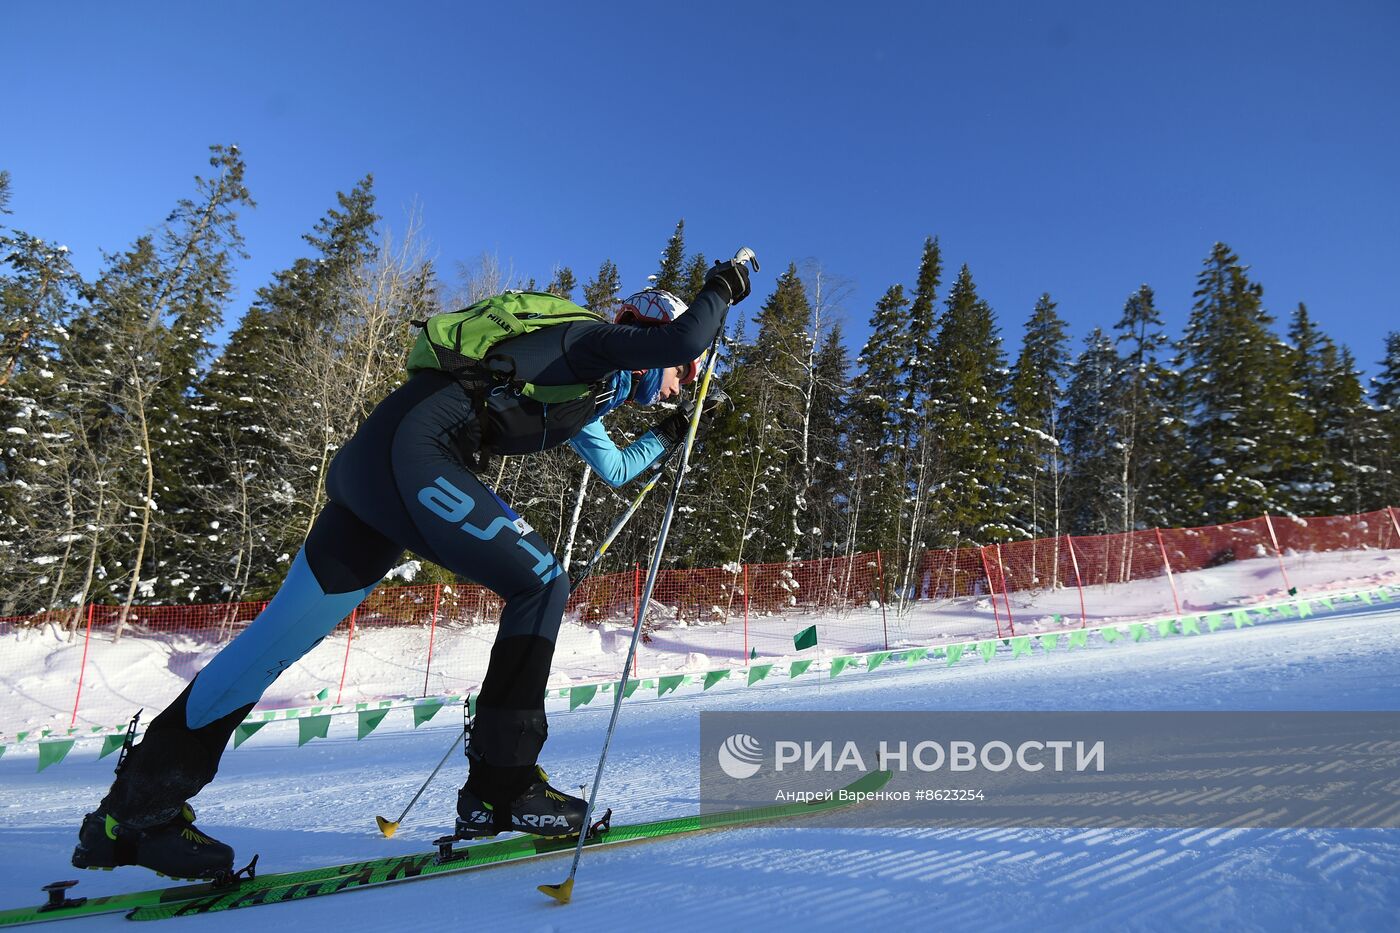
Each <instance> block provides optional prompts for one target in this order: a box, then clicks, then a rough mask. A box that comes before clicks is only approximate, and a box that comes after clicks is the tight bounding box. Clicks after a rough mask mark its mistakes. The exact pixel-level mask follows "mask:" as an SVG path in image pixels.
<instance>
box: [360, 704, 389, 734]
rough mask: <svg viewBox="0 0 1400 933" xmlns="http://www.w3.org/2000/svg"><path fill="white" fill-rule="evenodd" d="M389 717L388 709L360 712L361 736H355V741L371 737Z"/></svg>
mask: <svg viewBox="0 0 1400 933" xmlns="http://www.w3.org/2000/svg"><path fill="white" fill-rule="evenodd" d="M388 715H389V711H388V710H387V709H362V710H360V712H359V714H358V716H359V720H360V729H359V734H358V735H356V736H355V740H356V741H359V740H360V739H363V738H364V737H365V736H367V735H369V734H370V733H371V732H373V731H374V730H375V729H378V728H379V724H380V723H381V722H383V721H384V717H385V716H388Z"/></svg>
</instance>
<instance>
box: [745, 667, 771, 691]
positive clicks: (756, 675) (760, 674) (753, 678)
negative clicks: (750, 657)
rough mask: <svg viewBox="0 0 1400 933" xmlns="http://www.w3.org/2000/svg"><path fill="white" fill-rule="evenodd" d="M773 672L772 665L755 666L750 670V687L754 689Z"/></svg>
mask: <svg viewBox="0 0 1400 933" xmlns="http://www.w3.org/2000/svg"><path fill="white" fill-rule="evenodd" d="M772 670H773V665H771V664H755V665H754V666H753V667H751V668H749V686H750V687H752V686H753V685H754V684H756V683H758V682H759V681H760V680H762V679H763V678H765V677H767V676H768V675H769V674H770V673H771V672H772Z"/></svg>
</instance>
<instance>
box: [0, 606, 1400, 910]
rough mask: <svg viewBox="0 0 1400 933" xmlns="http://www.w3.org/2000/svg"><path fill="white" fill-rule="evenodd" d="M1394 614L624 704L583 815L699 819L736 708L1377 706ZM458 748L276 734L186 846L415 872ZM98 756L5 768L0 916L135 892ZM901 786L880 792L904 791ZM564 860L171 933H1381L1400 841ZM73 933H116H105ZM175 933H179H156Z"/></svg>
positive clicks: (1012, 843)
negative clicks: (76, 842)
mask: <svg viewBox="0 0 1400 933" xmlns="http://www.w3.org/2000/svg"><path fill="white" fill-rule="evenodd" d="M1397 623H1400V611H1397V610H1390V611H1388V612H1381V611H1365V612H1349V613H1339V614H1337V615H1336V616H1334V617H1330V618H1325V619H1318V620H1308V621H1306V622H1287V623H1283V622H1280V623H1273V624H1269V625H1261V626H1257V627H1254V628H1246V629H1243V630H1238V631H1236V630H1232V629H1225V630H1222V631H1220V632H1217V633H1215V634H1210V635H1203V636H1200V637H1175V638H1171V639H1165V640H1161V641H1157V640H1153V641H1149V642H1145V643H1142V644H1127V645H1125V644H1122V643H1120V644H1118V645H1114V646H1107V647H1094V648H1090V649H1087V650H1076V651H1073V652H1069V651H1064V650H1060V651H1057V652H1055V653H1053V654H1050V655H1043V654H1041V653H1039V652H1037V653H1036V654H1035V655H1034V656H1033V657H1032V658H1030V659H1024V660H1017V661H1016V662H1014V663H1012V662H1009V661H1006V660H997V661H995V662H993V663H990V664H983V663H981V662H980V661H964V662H962V663H961V664H959V665H957V666H955V667H953V668H947V667H946V666H945V665H944V664H942V663H941V662H927V663H923V664H920V665H917V666H915V667H908V666H902V665H901V666H897V667H895V666H891V667H886V668H881V669H880V670H879V671H876V672H874V673H871V674H853V675H843V676H841V677H838V678H836V679H832V678H829V677H827V676H824V675H823V676H819V677H813V678H810V679H807V680H799V681H792V682H781V681H779V682H776V683H774V684H772V685H768V684H765V685H760V686H756V687H754V688H752V689H745V690H738V689H735V690H716V691H714V692H711V693H706V694H698V695H693V696H683V697H668V698H666V699H664V700H660V701H642V702H636V703H630V704H628V705H627V707H626V708H625V709H624V710H623V713H622V720H621V723H620V728H619V732H618V735H617V737H616V740H615V741H614V744H613V749H612V752H611V753H610V755H609V762H608V766H609V771H608V774H607V776H606V777H605V780H604V784H603V789H602V791H601V795H600V799H601V800H602V801H603V803H604V804H606V805H611V806H613V807H614V808H615V809H616V810H617V813H618V817H617V818H618V819H619V821H626V822H633V821H637V820H643V819H648V818H652V817H656V816H663V815H672V814H675V813H680V812H688V811H691V810H693V809H694V807H695V800H696V799H697V797H698V790H699V788H698V783H697V773H696V767H695V759H694V755H695V747H696V743H697V742H698V737H699V722H698V715H697V714H698V713H699V712H700V711H703V710H719V709H724V710H744V709H814V710H820V709H867V710H882V709H883V710H900V709H992V710H995V709H1025V708H1047V709H1203V708H1205V709H1209V708H1219V709H1395V708H1400V707H1398V706H1397V704H1400V686H1397V685H1396V677H1395V672H1396V669H1397V667H1400V645H1397V644H1396V643H1395V641H1394V631H1395V628H1394V627H1395V625H1396V624H1397ZM608 714H609V709H608V705H607V704H605V703H595V704H593V705H592V706H589V707H583V708H580V709H579V710H576V711H574V712H572V713H561V714H557V715H555V716H553V717H552V718H553V723H552V725H553V729H552V730H551V731H552V733H553V735H552V737H551V739H550V743H549V746H548V748H547V750H546V755H545V764H546V766H547V767H549V768H550V770H551V772H553V773H554V775H555V777H556V779H557V780H558V783H559V784H560V785H561V786H564V787H568V788H574V787H576V786H577V785H578V784H579V782H582V781H585V780H588V779H589V778H590V777H591V774H592V768H593V766H594V764H595V762H596V755H597V750H598V747H599V742H600V741H601V737H602V732H603V729H604V728H605V726H606V723H607V718H608ZM459 728H460V723H459V722H458V721H457V720H455V718H449V716H448V713H446V712H444V713H443V714H441V715H440V717H439V719H437V720H434V721H433V722H432V723H429V724H426V725H424V726H423V727H422V728H420V729H419V730H418V731H417V732H413V731H407V730H392V729H390V730H383V729H381V731H378V732H375V733H374V734H372V735H370V736H368V737H367V738H366V739H365V740H364V741H362V742H356V741H355V740H354V738H353V736H352V735H348V736H347V735H341V736H337V735H335V734H333V736H332V738H331V739H329V740H318V741H316V742H314V743H312V744H310V745H307V746H306V747H304V748H295V747H291V743H292V742H294V741H295V739H294V734H295V733H294V732H293V731H290V730H287V729H286V728H285V727H283V730H282V731H280V732H279V731H278V730H277V729H276V728H268V729H265V730H263V731H262V732H260V733H258V734H257V735H255V736H254V737H253V738H252V739H250V740H249V741H248V742H247V743H245V745H244V746H243V747H242V748H240V749H239V750H238V751H237V752H232V753H230V754H229V755H228V756H227V757H226V758H225V760H224V766H223V769H222V771H221V774H220V779H219V781H218V782H217V783H216V784H215V785H214V786H213V787H212V788H210V790H209V791H208V792H206V794H205V795H203V796H202V797H201V798H200V799H198V800H196V801H195V805H196V807H197V809H198V810H199V811H200V822H201V825H204V826H206V827H207V828H208V829H209V831H210V832H212V833H213V834H214V835H215V836H217V837H219V838H221V839H225V840H226V841H228V842H230V843H231V844H233V845H234V846H235V848H236V849H237V850H238V852H239V853H240V855H243V856H244V857H247V856H249V855H251V854H252V853H253V852H255V851H256V852H261V853H262V863H263V864H265V865H266V866H267V867H268V869H269V870H272V869H273V868H274V867H275V868H276V869H277V870H291V869H294V868H306V867H314V866H317V865H323V864H327V863H332V862H340V861H351V860H355V859H358V858H364V857H373V856H381V855H386V854H389V853H395V852H401V853H408V852H414V851H421V850H423V849H425V848H426V847H427V843H428V841H429V840H431V839H432V838H433V837H434V836H435V835H437V834H439V833H441V832H444V831H446V830H447V829H448V828H449V827H450V825H451V820H452V814H453V809H454V805H455V795H456V789H457V786H458V785H459V784H460V783H461V779H462V775H463V773H464V771H465V767H464V763H463V762H462V761H461V760H460V759H458V760H455V761H449V764H448V767H447V768H445V769H444V773H443V774H442V775H440V776H439V778H438V780H437V781H436V782H435V783H434V784H433V785H432V786H430V787H429V789H428V791H427V792H426V793H425V794H424V795H423V798H422V799H421V800H420V801H419V802H418V804H417V806H416V807H415V808H414V810H413V812H411V813H410V814H409V816H408V818H407V820H406V821H405V823H404V828H403V829H402V830H401V831H400V833H399V835H398V836H396V837H395V838H394V839H392V840H385V839H383V838H380V837H379V835H378V833H377V832H376V831H375V829H374V824H373V816H374V814H375V813H380V814H383V815H385V816H388V817H390V818H393V817H396V816H398V813H399V811H400V810H401V809H402V808H403V805H404V803H406V802H407V800H408V798H409V797H410V796H412V793H413V791H414V790H416V789H417V787H418V782H419V781H420V780H421V779H422V777H423V776H425V775H426V774H427V772H428V771H429V770H430V769H431V768H432V766H433V765H434V764H436V762H437V760H438V758H439V757H440V756H441V755H442V753H443V751H444V750H445V749H446V747H447V743H448V742H450V741H451V740H452V736H453V735H454V734H455V733H456V732H457V730H458V729H459ZM114 763H115V757H108V758H106V759H104V760H102V761H100V762H99V761H94V760H92V759H91V758H85V759H81V760H78V759H75V760H74V761H71V762H67V763H65V764H64V765H63V766H62V767H56V768H52V769H50V770H48V771H46V772H43V773H39V774H36V773H35V772H34V770H33V769H34V761H33V758H32V757H19V756H16V757H13V758H11V757H9V756H7V757H6V758H4V759H0V833H3V835H0V839H3V840H4V845H3V846H0V903H3V904H5V905H11V904H20V903H27V902H35V901H36V899H37V898H39V897H40V896H41V895H40V894H39V891H38V887H39V885H41V884H43V883H46V882H48V881H52V880H56V879H58V878H67V877H82V885H81V887H80V888H79V889H78V891H77V892H76V893H78V894H87V895H89V896H92V895H99V894H104V893H111V892H116V891H125V890H135V889H138V888H141V887H147V886H149V885H150V882H151V880H152V879H151V878H150V876H149V875H147V874H145V873H142V872H138V871H122V872H114V873H95V872H76V871H73V870H72V869H70V868H67V867H66V865H67V858H68V854H69V852H70V851H71V846H72V842H73V833H74V829H75V827H76V826H77V824H78V821H79V820H80V819H81V816H82V814H83V812H85V810H86V809H88V808H89V807H90V806H91V805H92V803H93V802H94V801H95V800H96V799H97V798H98V797H99V796H100V795H101V793H102V792H103V790H104V789H105V787H106V785H107V783H108V781H109V780H110V775H111V768H112V765H113V764H114ZM896 780H898V778H896ZM567 871H568V859H567V857H561V858H555V859H550V860H545V861H540V862H535V863H531V864H521V865H514V866H502V867H499V868H493V869H488V870H485V871H482V872H479V873H476V874H473V875H471V876H467V877H462V878H459V879H446V878H444V879H439V880H432V881H422V882H415V883H413V884H410V885H406V886H401V887H392V886H391V887H387V888H382V889H377V890H368V891H363V892H356V893H347V894H344V895H338V896H335V897H331V898H325V899H317V900H311V901H306V902H302V903H290V904H284V905H279V906H275V907H267V908H260V910H262V911H263V912H262V913H256V914H252V915H246V914H244V913H242V912H231V913H223V914H212V915H209V916H206V917H202V918H199V919H180V920H176V921H171V922H172V923H176V924H181V925H183V926H188V927H189V928H191V929H196V928H197V929H199V930H211V931H212V930H239V931H242V930H247V929H248V928H249V927H250V926H253V925H263V924H266V925H267V926H268V927H269V928H271V929H282V928H292V927H295V926H302V925H307V926H310V927H312V928H334V929H335V930H336V931H337V933H355V931H359V930H372V929H412V930H414V931H415V933H420V931H422V933H426V931H432V930H452V931H454V933H459V931H460V930H462V929H464V928H468V927H469V928H472V929H479V930H493V931H494V930H518V929H524V930H533V929H557V930H599V931H604V930H606V931H610V933H611V931H616V930H618V929H632V928H640V927H661V928H665V929H669V930H683V931H684V930H700V929H704V930H717V929H735V928H738V929H742V928H752V927H754V926H757V925H762V927H764V928H765V929H771V930H788V929H803V930H807V929H816V930H827V929H835V930H842V931H843V933H845V931H849V930H851V928H853V927H867V928H868V927H875V928H877V929H879V930H880V933H884V931H885V930H904V929H927V928H938V929H942V930H955V931H957V930H977V931H982V930H1035V931H1037V933H1038V931H1041V930H1055V929H1067V928H1073V929H1093V930H1124V929H1126V930H1154V931H1155V930H1172V931H1175V930H1183V929H1190V930H1200V929H1203V930H1211V929H1219V930H1229V931H1236V930H1246V931H1249V930H1259V931H1266V930H1267V931H1272V930H1292V929H1297V930H1330V929H1357V930H1397V929H1400V922H1397V920H1396V917H1397V912H1400V835H1397V834H1396V833H1394V832H1387V831H1379V830H1372V831H1361V830H1351V831H1344V830H1286V831H1284V830H1272V831H1271V830H1242V829H1230V830H1212V829H1204V830H1201V829H1192V830H1050V829H938V828H911V829H894V830H880V829H855V830H838V829H819V828H816V827H805V828H797V827H793V828H786V827H766V828H755V829H746V830H737V831H734V832H728V833H725V832H718V833H708V834H704V835H699V836H694V837H688V838H684V839H675V840H667V841H657V842H648V843H640V844H637V845H634V846H622V847H619V848H616V849H606V850H596V851H590V852H588V853H586V854H585V856H584V860H583V864H582V866H581V868H580V872H579V879H578V888H577V889H576V891H575V895H574V902H573V903H572V904H570V905H569V906H567V907H559V906H557V905H554V904H551V903H549V902H548V901H547V900H546V899H545V898H544V897H543V896H542V895H540V894H538V893H536V892H535V890H534V886H535V885H536V884H539V883H542V882H553V881H558V880H560V879H562V878H563V877H564V876H565V875H566V873H567ZM74 922H75V924H81V928H79V927H78V926H75V927H74V930H75V931H77V933H82V931H84V930H103V929H111V930H116V929H123V930H128V931H129V930H131V929H132V927H131V926H130V925H129V924H127V923H126V921H124V920H122V919H121V918H120V917H110V918H92V919H91V920H86V921H74ZM172 929H173V928H172Z"/></svg>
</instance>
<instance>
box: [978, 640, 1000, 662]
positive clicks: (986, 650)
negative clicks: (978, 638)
mask: <svg viewBox="0 0 1400 933" xmlns="http://www.w3.org/2000/svg"><path fill="white" fill-rule="evenodd" d="M977 653H978V654H980V655H982V663H983V664H986V663H987V662H988V661H990V660H991V659H992V655H994V654H996V653H997V643H996V642H994V641H983V642H978V644H977Z"/></svg>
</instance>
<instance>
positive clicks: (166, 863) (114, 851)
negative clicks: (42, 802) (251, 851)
mask: <svg viewBox="0 0 1400 933" xmlns="http://www.w3.org/2000/svg"><path fill="white" fill-rule="evenodd" d="M119 865H140V866H141V867H142V868H149V869H150V870H151V871H153V872H155V873H156V874H158V875H164V876H166V877H169V878H179V879H185V880H189V881H220V880H222V879H226V878H229V877H231V876H233V849H231V848H230V847H228V846H226V845H224V844H223V843H222V842H219V841H218V840H217V839H212V838H210V837H209V836H207V835H205V834H204V833H202V832H200V831H199V830H198V829H195V826H194V810H193V809H191V808H190V805H189V804H184V805H183V806H182V807H180V812H179V813H178V814H177V815H176V816H175V817H174V819H171V820H168V821H167V822H164V823H159V824H157V825H155V826H148V827H143V828H137V827H133V826H127V825H123V824H122V823H119V822H118V821H117V819H116V817H114V816H112V814H110V813H108V812H106V811H105V810H104V809H103V808H101V807H98V809H97V810H95V811H94V812H92V813H89V814H88V815H87V816H85V817H84V818H83V825H82V828H81V829H79V830H78V846H77V848H75V849H74V850H73V866H74V867H75V868H93V869H100V870H104V871H110V870H111V869H113V868H116V867H118V866H119Z"/></svg>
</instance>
